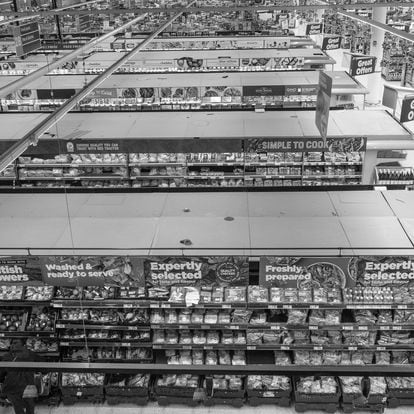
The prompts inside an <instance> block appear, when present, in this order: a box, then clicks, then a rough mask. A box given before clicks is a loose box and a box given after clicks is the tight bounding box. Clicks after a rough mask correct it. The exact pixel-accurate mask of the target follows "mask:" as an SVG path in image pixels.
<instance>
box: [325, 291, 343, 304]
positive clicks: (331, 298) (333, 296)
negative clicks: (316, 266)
mask: <svg viewBox="0 0 414 414" xmlns="http://www.w3.org/2000/svg"><path fill="white" fill-rule="evenodd" d="M327 300H328V303H342V292H341V290H340V289H335V288H333V289H329V290H328V291H327Z"/></svg>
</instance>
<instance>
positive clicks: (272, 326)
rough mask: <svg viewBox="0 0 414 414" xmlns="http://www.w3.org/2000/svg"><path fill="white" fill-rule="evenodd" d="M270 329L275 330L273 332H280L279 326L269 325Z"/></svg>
mask: <svg viewBox="0 0 414 414" xmlns="http://www.w3.org/2000/svg"><path fill="white" fill-rule="evenodd" d="M270 329H272V330H275V331H279V330H280V326H279V325H271V326H270Z"/></svg>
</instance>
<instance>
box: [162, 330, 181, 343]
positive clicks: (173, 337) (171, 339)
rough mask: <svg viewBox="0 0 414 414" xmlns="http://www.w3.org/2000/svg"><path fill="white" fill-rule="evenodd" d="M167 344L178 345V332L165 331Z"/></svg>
mask: <svg viewBox="0 0 414 414" xmlns="http://www.w3.org/2000/svg"><path fill="white" fill-rule="evenodd" d="M165 343H166V344H178V332H177V331H173V330H170V329H168V330H166V331H165Z"/></svg>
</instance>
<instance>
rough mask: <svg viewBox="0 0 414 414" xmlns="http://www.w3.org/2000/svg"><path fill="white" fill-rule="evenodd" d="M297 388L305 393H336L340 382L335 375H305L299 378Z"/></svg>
mask: <svg viewBox="0 0 414 414" xmlns="http://www.w3.org/2000/svg"><path fill="white" fill-rule="evenodd" d="M297 390H298V392H301V393H304V394H336V393H337V392H338V384H337V383H336V381H335V378H334V377H325V376H324V377H304V378H300V379H299V380H298V383H297Z"/></svg>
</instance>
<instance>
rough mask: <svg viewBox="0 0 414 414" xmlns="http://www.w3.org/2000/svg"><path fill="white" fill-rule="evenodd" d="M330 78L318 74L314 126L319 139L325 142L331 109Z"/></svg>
mask: <svg viewBox="0 0 414 414" xmlns="http://www.w3.org/2000/svg"><path fill="white" fill-rule="evenodd" d="M331 95H332V78H331V77H330V76H329V75H327V74H326V73H325V72H322V71H320V72H319V90H318V95H317V97H316V111H315V125H316V126H317V128H318V130H319V132H320V134H321V137H322V139H323V140H326V136H327V134H328V121H329V108H330V107H331Z"/></svg>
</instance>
